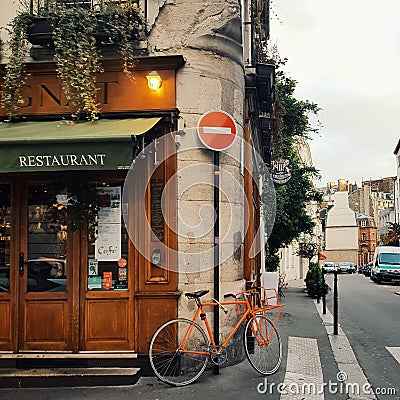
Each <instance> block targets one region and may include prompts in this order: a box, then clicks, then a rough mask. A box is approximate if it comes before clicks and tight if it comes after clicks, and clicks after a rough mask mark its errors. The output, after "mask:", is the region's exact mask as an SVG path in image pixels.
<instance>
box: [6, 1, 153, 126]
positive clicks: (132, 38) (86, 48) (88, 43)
mask: <svg viewBox="0 0 400 400" xmlns="http://www.w3.org/2000/svg"><path fill="white" fill-rule="evenodd" d="M74 4H75V3H74ZM33 9H36V8H34V7H33V8H31V9H30V11H29V12H28V11H24V12H20V13H19V14H18V15H17V16H16V17H15V18H14V19H13V20H12V22H11V23H10V26H9V31H10V40H9V43H8V45H9V48H10V58H9V62H8V64H7V66H6V74H5V78H4V83H3V89H2V93H1V103H2V107H3V108H4V109H5V110H6V113H7V115H8V116H9V117H10V119H13V118H15V117H16V116H17V111H18V109H19V107H20V106H21V105H22V104H23V102H24V100H23V98H22V87H23V84H24V82H25V71H24V65H25V57H26V51H27V40H26V38H27V35H26V32H27V29H28V28H29V27H31V26H32V25H33V24H34V23H35V21H37V20H38V19H39V18H40V19H43V17H45V18H48V19H49V21H50V22H51V26H52V27H53V32H52V45H53V46H54V53H55V55H54V60H55V62H56V65H57V74H58V76H59V77H60V79H61V81H62V85H63V90H64V92H65V95H66V98H67V100H68V101H69V104H70V105H71V106H72V107H73V116H74V117H79V115H82V114H85V115H86V118H87V119H89V120H95V119H98V117H99V114H100V113H101V108H100V105H99V103H98V102H97V92H98V90H99V89H98V87H97V86H96V83H97V74H98V73H101V72H103V68H102V66H101V56H100V54H99V50H98V46H97V45H99V44H101V43H103V44H104V43H107V44H110V43H113V44H116V45H117V46H118V49H119V52H120V53H121V58H122V63H123V71H124V72H125V73H126V74H128V76H129V77H130V78H133V69H134V66H135V56H134V47H135V43H137V42H139V41H140V40H141V39H142V38H143V37H144V36H145V35H146V33H147V32H146V28H145V24H144V23H143V20H142V17H141V16H140V15H139V13H138V5H137V3H136V2H135V1H133V0H127V1H126V2H124V3H119V2H118V3H117V2H113V1H108V2H105V3H103V2H102V3H101V5H100V8H96V9H95V8H86V7H80V6H79V5H76V6H74V5H71V4H70V3H65V2H62V1H58V0H48V1H47V2H46V7H45V8H37V11H36V14H33V13H32V11H33ZM100 26H103V28H104V29H105V31H106V32H107V35H106V37H104V36H103V37H102V39H101V40H100V39H99V37H100V36H99V31H98V29H99V27H100Z"/></svg>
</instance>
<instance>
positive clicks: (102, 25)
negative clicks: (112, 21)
mask: <svg viewBox="0 0 400 400" xmlns="http://www.w3.org/2000/svg"><path fill="white" fill-rule="evenodd" d="M138 23H139V26H140V28H139V29H137V28H134V29H132V32H131V35H130V37H131V41H132V43H138V42H139V41H140V40H141V34H140V33H141V32H140V31H141V29H144V27H143V25H142V24H141V23H140V21H139V20H138ZM108 27H109V16H105V15H103V14H99V15H98V16H97V24H96V28H95V30H94V33H93V36H94V38H95V39H96V42H97V43H98V44H116V43H115V41H113V40H112V38H111V37H110V34H109V32H108V31H109V29H107V28H108ZM26 38H27V40H28V42H29V43H31V44H33V45H37V46H44V47H50V46H53V26H52V24H51V22H50V18H46V17H33V18H32V24H31V25H30V26H28V28H27V31H26Z"/></svg>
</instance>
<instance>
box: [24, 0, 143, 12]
mask: <svg viewBox="0 0 400 400" xmlns="http://www.w3.org/2000/svg"><path fill="white" fill-rule="evenodd" d="M107 3H114V4H117V5H121V6H125V5H126V4H136V5H137V6H139V0H138V1H132V0H30V7H29V10H30V13H31V14H34V15H43V14H46V13H48V12H50V11H51V10H52V9H53V8H54V6H59V5H64V6H66V7H82V8H86V9H92V10H94V11H98V12H102V11H103V10H104V8H105V5H106V4H107ZM146 3H147V1H146V0H141V1H140V6H141V9H146ZM142 6H144V7H142Z"/></svg>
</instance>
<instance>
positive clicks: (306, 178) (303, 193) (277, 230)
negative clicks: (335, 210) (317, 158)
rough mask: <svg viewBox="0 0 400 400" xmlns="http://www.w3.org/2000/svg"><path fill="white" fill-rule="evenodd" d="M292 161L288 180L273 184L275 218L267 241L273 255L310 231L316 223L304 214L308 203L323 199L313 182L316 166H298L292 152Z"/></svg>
mask: <svg viewBox="0 0 400 400" xmlns="http://www.w3.org/2000/svg"><path fill="white" fill-rule="evenodd" d="M292 163H293V171H292V178H291V180H290V181H289V182H288V183H286V184H285V185H282V186H279V187H276V217H275V223H274V227H273V229H272V233H271V236H270V238H269V241H268V244H269V250H270V252H271V253H272V254H273V253H275V252H276V251H278V249H279V248H281V247H284V246H287V245H289V244H290V243H291V242H292V241H293V240H295V239H298V238H300V236H301V235H302V234H311V233H312V231H313V228H314V226H315V222H314V221H313V218H312V216H310V215H309V214H308V213H307V204H309V203H310V202H311V201H322V198H321V194H320V193H319V192H318V191H317V190H316V188H315V187H314V185H313V181H312V179H313V177H315V176H316V175H317V171H316V170H315V168H313V167H308V166H304V165H301V164H300V163H299V161H298V159H297V157H295V155H294V154H293V151H292Z"/></svg>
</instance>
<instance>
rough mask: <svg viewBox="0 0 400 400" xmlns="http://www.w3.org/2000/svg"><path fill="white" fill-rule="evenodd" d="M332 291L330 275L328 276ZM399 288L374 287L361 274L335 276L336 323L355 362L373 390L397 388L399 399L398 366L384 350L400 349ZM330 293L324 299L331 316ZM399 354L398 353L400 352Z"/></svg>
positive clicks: (331, 296)
mask: <svg viewBox="0 0 400 400" xmlns="http://www.w3.org/2000/svg"><path fill="white" fill-rule="evenodd" d="M326 278H327V283H328V284H329V285H330V286H331V287H332V288H333V283H332V282H333V275H327V277H326ZM395 292H400V285H396V284H393V285H390V284H389V285H387V284H383V285H377V284H376V283H374V282H372V281H371V280H370V279H369V278H367V277H364V275H360V274H353V275H348V274H339V275H338V296H339V306H338V310H339V323H340V325H341V328H342V329H343V331H344V332H345V334H346V336H347V338H348V339H349V341H350V344H351V346H352V348H353V351H354V353H355V355H356V357H357V360H358V362H359V364H360V366H361V368H362V369H363V370H364V373H365V375H366V377H367V378H368V380H369V382H370V383H371V384H372V386H373V387H374V388H380V390H381V391H382V392H385V388H397V395H396V397H393V396H388V395H386V396H385V395H383V394H382V395H379V394H378V393H377V398H378V399H385V398H386V399H387V398H400V393H399V376H400V364H399V362H398V361H396V359H395V358H394V356H393V355H392V354H391V353H390V352H389V351H388V350H387V349H386V347H398V348H400V295H396V294H395ZM332 300H333V293H332V292H330V294H329V295H328V297H327V306H328V309H329V310H330V311H331V312H332V311H333V310H332V302H333V301H332ZM399 351H400V350H399Z"/></svg>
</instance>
